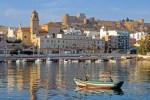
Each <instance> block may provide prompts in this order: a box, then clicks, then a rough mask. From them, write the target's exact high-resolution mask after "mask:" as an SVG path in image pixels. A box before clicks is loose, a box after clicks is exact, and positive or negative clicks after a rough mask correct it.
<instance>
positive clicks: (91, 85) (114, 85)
mask: <svg viewBox="0 0 150 100" xmlns="http://www.w3.org/2000/svg"><path fill="white" fill-rule="evenodd" d="M74 81H75V83H76V85H77V86H78V87H81V88H86V89H119V88H121V86H122V85H123V83H124V82H123V81H120V82H104V81H90V80H89V81H84V80H81V79H79V78H74Z"/></svg>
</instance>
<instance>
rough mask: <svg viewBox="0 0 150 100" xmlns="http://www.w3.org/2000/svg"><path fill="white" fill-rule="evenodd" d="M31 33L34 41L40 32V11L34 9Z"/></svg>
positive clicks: (31, 19) (31, 18)
mask: <svg viewBox="0 0 150 100" xmlns="http://www.w3.org/2000/svg"><path fill="white" fill-rule="evenodd" d="M30 34H31V41H32V43H33V42H34V39H35V38H36V35H37V34H39V17H38V13H37V12H36V11H35V10H34V11H33V12H32V14H31V17H30Z"/></svg>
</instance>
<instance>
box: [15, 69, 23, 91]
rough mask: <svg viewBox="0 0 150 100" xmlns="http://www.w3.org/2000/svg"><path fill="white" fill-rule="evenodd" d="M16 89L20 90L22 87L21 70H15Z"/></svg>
mask: <svg viewBox="0 0 150 100" xmlns="http://www.w3.org/2000/svg"><path fill="white" fill-rule="evenodd" d="M16 76H17V83H16V85H17V89H18V90H22V88H23V73H22V70H19V69H18V70H17V75H16Z"/></svg>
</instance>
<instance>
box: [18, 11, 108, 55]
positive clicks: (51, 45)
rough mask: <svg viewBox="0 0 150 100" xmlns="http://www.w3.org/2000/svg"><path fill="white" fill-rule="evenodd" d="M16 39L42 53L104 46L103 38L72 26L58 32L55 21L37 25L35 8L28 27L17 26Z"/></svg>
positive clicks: (77, 51)
mask: <svg viewBox="0 0 150 100" xmlns="http://www.w3.org/2000/svg"><path fill="white" fill-rule="evenodd" d="M78 18H84V14H79V15H78ZM17 39H21V40H22V43H23V44H24V45H27V46H36V47H37V49H39V50H40V52H43V53H64V52H65V51H70V52H71V53H95V52H100V51H104V46H105V42H104V40H101V39H99V38H94V37H90V36H88V35H86V34H83V33H81V31H80V30H76V29H74V28H72V29H68V30H66V32H65V33H60V26H59V25H58V24H56V23H53V22H49V23H46V24H43V25H39V17H38V13H37V12H36V11H35V10H34V11H33V12H32V14H31V18H30V27H22V26H21V25H20V26H19V28H18V31H17Z"/></svg>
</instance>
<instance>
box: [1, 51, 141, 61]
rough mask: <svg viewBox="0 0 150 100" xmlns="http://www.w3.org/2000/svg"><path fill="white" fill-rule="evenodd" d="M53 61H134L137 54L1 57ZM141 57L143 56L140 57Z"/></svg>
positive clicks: (3, 59) (4, 56)
mask: <svg viewBox="0 0 150 100" xmlns="http://www.w3.org/2000/svg"><path fill="white" fill-rule="evenodd" d="M48 57H49V58H50V59H53V60H59V59H65V60H80V61H85V60H91V61H96V60H98V59H119V58H121V57H124V58H125V59H134V58H136V57H137V55H136V54H119V53H99V54H40V55H38V54H34V55H21V54H20V55H10V54H7V55H6V54H5V55H0V59H1V60H2V61H8V60H12V61H16V60H18V59H19V60H23V59H26V60H27V61H35V60H36V59H41V60H43V61H45V60H46V59H47V58H48ZM140 57H141V56H140Z"/></svg>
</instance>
